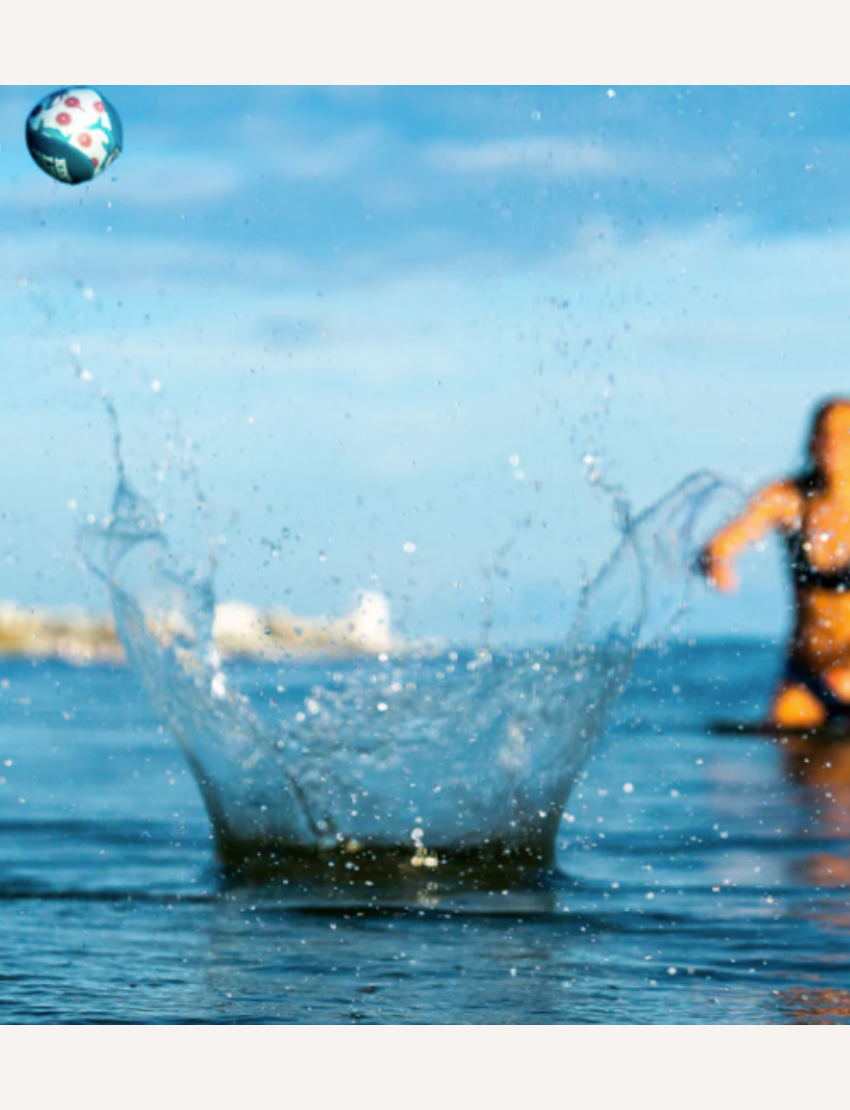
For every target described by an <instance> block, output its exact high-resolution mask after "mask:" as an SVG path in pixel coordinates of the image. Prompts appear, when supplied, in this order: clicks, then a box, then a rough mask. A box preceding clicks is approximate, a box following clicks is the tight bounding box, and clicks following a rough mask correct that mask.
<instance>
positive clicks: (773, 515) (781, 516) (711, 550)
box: [700, 481, 800, 593]
mask: <svg viewBox="0 0 850 1110" xmlns="http://www.w3.org/2000/svg"><path fill="white" fill-rule="evenodd" d="M799 520H800V493H799V491H798V489H797V487H796V486H795V485H794V483H793V482H790V481H784V482H774V483H773V484H772V485H769V486H764V487H763V488H762V489H760V490H759V491H758V492H757V493H756V494H755V495H754V496H753V497H752V498H751V499H750V501H749V503H748V505H747V507H746V509H744V511H743V512H742V513H741V514H740V516H737V517H736V518H735V519H734V520H732V521H730V522H729V524H727V525H725V526H724V527H723V528H721V529H720V531H719V532H715V534H714V535H713V536H712V537H711V539H710V540H709V541H708V543H707V544H706V545H705V547H704V548H703V549H702V553H701V555H700V567H701V569H702V572H703V574H704V575H705V577H706V578H707V579H708V581H709V582H710V583H711V584H712V585H713V586H714V587H715V588H716V589H718V590H721V591H723V592H724V593H730V592H731V591H733V590H735V589H736V588H737V586H738V576H737V574H736V573H735V570H734V567H733V563H734V561H735V558H736V557H737V556H738V554H739V553H740V552H741V551H743V550H744V548H746V547H749V546H750V544H753V543H756V542H757V541H758V540H760V539H761V538H762V537H763V536H765V535H767V533H768V532H772V531H774V530H775V529H779V530H781V531H792V530H793V529H794V528H795V527H798V526H799Z"/></svg>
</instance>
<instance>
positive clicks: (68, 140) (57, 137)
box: [27, 88, 124, 185]
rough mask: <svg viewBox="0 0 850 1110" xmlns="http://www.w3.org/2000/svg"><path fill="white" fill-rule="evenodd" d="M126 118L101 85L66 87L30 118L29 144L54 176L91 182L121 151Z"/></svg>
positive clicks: (41, 103)
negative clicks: (103, 91) (100, 88)
mask: <svg viewBox="0 0 850 1110" xmlns="http://www.w3.org/2000/svg"><path fill="white" fill-rule="evenodd" d="M123 142H124V134H123V130H122V127H121V117H120V116H119V115H118V113H117V112H116V111H115V109H114V108H113V107H112V105H111V104H110V103H109V101H108V100H107V99H106V97H105V96H103V95H102V94H101V93H99V92H98V91H97V89H85V88H82V89H77V88H74V89H60V90H59V91H58V92H54V93H51V94H50V96H46V97H45V98H44V99H43V100H40V101H39V102H38V104H36V106H35V107H34V108H33V110H32V111H31V112H30V114H29V117H28V118H27V146H28V147H29V151H30V154H31V155H32V156H33V158H34V159H35V161H36V162H37V163H38V165H39V166H41V168H42V169H43V170H44V172H45V173H49V174H50V176H51V177H55V178H56V180H57V181H64V182H65V183H66V184H67V185H79V184H80V183H81V182H83V181H91V180H92V178H93V177H97V175H98V174H101V173H103V171H104V170H105V169H106V167H107V166H110V165H111V164H112V163H113V162H114V161H115V159H116V158H117V157H118V155H119V154H120V153H121V147H122V145H123Z"/></svg>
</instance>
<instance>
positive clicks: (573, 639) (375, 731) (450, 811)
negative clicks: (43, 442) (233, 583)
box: [83, 430, 728, 873]
mask: <svg viewBox="0 0 850 1110" xmlns="http://www.w3.org/2000/svg"><path fill="white" fill-rule="evenodd" d="M116 451H117V452H118V453H119V456H120V437H118V433H117V430H116ZM118 476H119V480H118V487H117V490H116V493H115V499H114V504H113V509H112V514H111V516H110V517H109V518H108V520H107V523H106V524H105V525H103V526H97V527H90V528H88V529H87V530H86V532H85V534H84V536H83V543H84V551H85V554H86V558H87V560H88V562H89V565H90V566H91V567H92V568H93V569H94V570H95V572H96V573H97V574H98V575H100V577H101V578H102V579H103V580H104V581H105V582H106V584H107V586H108V588H109V591H110V594H111V599H112V605H113V610H114V614H115V619H116V624H117V627H118V631H119V634H120V636H121V639H122V642H123V644H124V647H125V650H126V653H127V656H128V659H129V661H130V663H131V665H132V666H133V668H134V669H135V671H136V673H137V674H138V676H139V677H140V679H141V681H142V683H143V685H144V686H145V688H146V690H147V692H148V694H149V695H150V697H151V699H152V701H153V703H154V705H155V707H156V710H157V712H158V714H159V715H160V717H161V719H162V720H163V722H164V723H165V724H166V725H167V726H168V728H169V729H170V731H171V732H172V734H173V735H174V737H175V738H176V740H177V741H178V743H179V745H180V747H181V748H182V750H183V753H184V755H185V756H186V758H187V760H188V762H189V764H190V766H191V768H192V771H193V772H194V775H195V777H196V779H197V781H198V784H199V787H200V789H201V791H202V793H203V797H204V800H205V802H206V806H207V809H208V812H209V815H210V818H211V821H212V826H213V829H214V832H215V837H216V842H217V846H218V849H219V854H220V856H221V857H222V858H223V859H224V860H226V861H240V862H244V861H245V860H255V861H256V860H259V861H263V862H265V863H269V862H277V863H280V864H281V865H283V866H287V867H289V868H291V869H294V868H296V867H297V866H300V865H304V866H311V865H315V862H316V861H317V860H321V861H322V864H323V866H333V865H334V860H337V861H339V862H340V865H341V866H343V867H352V866H356V867H357V868H359V867H361V866H364V865H365V863H366V862H368V861H370V860H371V861H373V862H374V861H375V860H376V859H377V858H379V857H380V858H381V859H383V860H385V861H386V859H388V858H391V859H393V860H394V861H398V860H401V861H402V862H403V863H404V865H405V866H407V867H410V868H421V869H424V871H423V873H430V872H432V871H434V870H435V869H436V868H443V867H445V866H446V865H447V863H454V864H456V863H457V862H458V861H464V860H467V861H468V860H469V859H470V858H472V859H474V861H475V866H476V868H479V867H483V866H484V865H485V863H486V862H487V861H490V862H492V861H501V862H502V863H503V862H504V861H512V862H514V863H516V864H517V865H521V866H526V865H529V864H530V865H531V866H532V867H535V868H545V867H549V866H551V865H552V863H553V861H554V850H555V840H556V834H557V830H558V826H559V824H560V821H561V818H562V814H563V810H564V806H565V805H566V802H567V799H568V797H569V794H570V790H571V788H572V786H573V783H574V781H575V779H576V776H577V774H578V773H579V771H580V770H581V767H582V765H583V764H584V762H585V761H586V759H587V757H588V755H589V753H590V751H591V749H592V747H593V745H594V743H595V741H596V740H597V738H598V737H599V735H600V733H601V731H602V729H603V727H604V724H605V721H606V718H607V715H608V713H609V711H610V708H611V706H612V704H613V703H614V701H615V699H616V697H617V695H618V694H619V693H620V691H621V690H622V688H623V684H624V683H625V681H626V679H627V677H628V674H629V671H630V669H631V665H632V661H633V659H634V656H635V653H636V651H637V650H638V648H639V646H640V644H641V642H642V641H644V640H645V639H646V638H647V637H651V636H652V635H654V634H656V633H657V632H658V631H659V630H660V629H662V628H663V627H664V626H665V625H666V623H667V622H669V620H670V618H671V616H672V615H673V614H674V613H675V611H676V609H677V607H679V606H680V605H681V604H682V598H683V594H684V590H685V587H686V583H687V579H688V576H689V572H690V567H691V566H692V564H693V559H694V555H695V552H696V550H697V547H698V537H697V530H698V528H699V525H700V522H701V521H704V520H705V518H706V515H707V514H709V513H710V512H711V511H712V510H713V511H716V510H717V507H718V503H719V502H722V501H723V500H724V499H726V498H727V493H728V487H726V486H725V485H724V483H723V482H721V481H720V480H719V479H718V478H716V477H715V476H713V475H711V474H707V473H703V474H697V475H694V476H692V477H690V478H688V479H686V480H685V481H684V482H683V483H682V484H681V485H680V486H678V487H677V488H676V489H674V490H673V491H672V492H671V493H670V494H668V495H667V496H666V497H665V498H663V499H662V500H661V501H659V502H658V503H657V504H656V505H655V506H653V507H652V508H651V509H649V510H648V511H647V512H645V513H643V514H642V515H640V516H638V517H635V518H631V517H630V516H629V514H628V512H627V510H626V509H625V508H624V506H622V505H621V506H620V509H619V514H620V519H621V525H622V530H623V531H622V538H621V541H620V543H619V546H618V547H617V548H616V550H615V551H614V553H613V554H612V555H611V557H610V558H609V560H608V561H607V563H606V564H605V565H604V567H603V568H602V569H601V570H600V572H599V573H598V574H597V575H596V576H595V577H594V578H593V579H592V580H590V581H588V582H587V583H586V584H585V587H584V589H583V591H582V595H581V601H580V604H579V607H578V611H577V615H576V618H575V621H574V625H573V628H572V631H571V634H570V635H569V637H568V638H567V640H566V642H565V643H564V644H562V645H561V646H558V647H555V648H550V649H546V650H544V649H539V650H522V651H514V652H510V651H504V652H496V651H493V652H490V651H489V650H480V651H477V652H472V651H467V652H465V653H464V652H461V651H457V652H451V653H448V654H446V655H442V656H440V657H439V658H434V657H428V656H424V655H419V654H417V653H416V652H415V651H410V652H399V653H398V654H396V655H394V657H393V658H392V659H388V658H387V657H386V656H382V657H381V660H372V659H370V660H366V659H360V660H354V661H351V662H349V663H347V664H340V663H339V662H335V663H334V664H333V673H332V674H330V673H328V672H325V671H323V670H322V669H321V668H319V667H317V665H316V664H315V662H313V663H307V662H304V661H299V660H297V659H292V660H291V661H290V662H289V663H288V664H287V665H285V666H284V667H280V666H272V665H271V664H265V665H262V664H261V665H258V666H256V667H254V668H253V669H250V668H246V667H241V668H239V667H227V668H226V667H225V666H224V664H223V662H222V659H221V657H220V656H219V653H218V652H217V650H216V648H215V645H214V641H213V636H212V625H213V616H214V600H215V599H214V591H213V580H212V570H211V567H206V568H202V569H200V570H198V569H189V570H187V569H183V568H180V566H179V564H178V560H177V558H176V556H175V553H174V552H173V551H172V550H171V549H170V547H169V542H168V539H167V537H166V534H165V532H164V530H163V527H162V523H161V520H160V518H159V517H158V515H157V513H156V512H155V511H154V510H153V508H152V507H151V505H150V504H149V503H148V502H147V501H145V499H143V498H142V497H140V496H139V495H138V494H137V493H136V492H135V491H134V490H133V488H132V487H131V485H130V484H129V482H128V479H127V476H126V473H125V471H124V468H123V466H122V465H120V464H119V471H118ZM382 660H384V661H382ZM246 691H248V692H246Z"/></svg>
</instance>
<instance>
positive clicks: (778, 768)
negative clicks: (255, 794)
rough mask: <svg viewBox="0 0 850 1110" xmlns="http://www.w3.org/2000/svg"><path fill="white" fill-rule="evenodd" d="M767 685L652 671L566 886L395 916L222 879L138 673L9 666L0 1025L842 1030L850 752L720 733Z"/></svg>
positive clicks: (656, 659)
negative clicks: (722, 721)
mask: <svg viewBox="0 0 850 1110" xmlns="http://www.w3.org/2000/svg"><path fill="white" fill-rule="evenodd" d="M778 665H779V656H778V649H777V647H776V646H775V645H773V644H761V643H757V642H754V641H728V642H719V641H703V642H697V643H694V642H690V643H681V644H678V645H673V646H670V647H668V648H666V649H665V650H661V651H651V652H650V651H648V652H644V653H643V654H642V655H641V656H639V658H638V661H637V665H636V670H635V673H634V675H633V677H632V680H631V682H630V684H629V687H628V689H627V691H626V693H625V695H624V697H623V698H622V699H621V701H620V702H619V703H618V704H617V706H616V708H615V711H614V716H613V719H612V720H611V723H610V726H609V728H608V730H607V732H606V733H605V735H604V736H603V737H602V738H601V739H600V741H599V743H598V745H597V747H596V750H595V752H594V754H593V756H592V757H591V759H590V760H589V761H588V763H587V764H586V765H585V768H584V771H583V772H582V775H581V777H580V779H579V782H578V783H577V785H576V788H575V790H574V792H573V794H572V796H571V798H570V801H569V803H568V806H567V811H566V816H565V818H564V821H563V824H562V827H561V834H560V836H559V845H558V863H559V871H558V873H557V874H556V875H553V876H551V877H549V878H544V879H542V880H540V881H531V880H528V881H527V882H524V881H522V880H516V879H512V880H507V879H506V880H505V886H504V888H502V889H499V884H496V886H495V887H491V888H490V889H477V888H474V883H471V884H470V888H469V890H468V891H466V890H464V883H463V880H462V879H461V880H456V885H455V888H454V889H448V888H447V887H444V886H442V885H441V879H440V876H439V874H438V873H437V874H435V875H434V876H428V877H427V878H428V880H429V881H430V886H429V885H428V883H427V882H426V881H425V880H424V879H423V882H422V886H421V890H420V891H419V892H418V894H416V896H415V897H409V896H405V897H399V895H398V892H397V891H394V890H392V889H391V888H389V887H388V888H387V889H386V891H383V890H382V889H381V888H380V884H379V885H378V887H377V888H376V887H375V885H374V883H373V880H371V879H370V880H366V879H363V880H362V881H361V879H360V877H359V874H358V872H357V869H356V867H354V866H352V869H351V870H350V872H349V874H348V876H346V877H345V880H344V881H341V880H338V885H337V887H336V888H335V889H336V892H337V894H338V892H339V889H340V888H341V886H344V888H345V892H346V893H345V898H343V899H342V900H340V898H339V897H331V895H330V888H325V887H323V886H322V885H321V884H318V885H317V884H313V885H308V884H305V883H300V882H296V881H294V880H293V881H291V882H288V881H287V880H286V877H285V876H281V877H278V878H277V879H274V880H272V881H269V882H259V881H256V880H250V881H249V880H248V879H245V878H243V877H242V876H240V875H238V874H232V873H230V874H229V873H226V872H225V871H223V870H222V869H221V868H220V866H219V864H218V863H217V860H216V856H215V848H214V842H213V839H212V834H211V829H210V825H209V822H208V819H207V816H206V813H205V810H204V807H203V804H202V802H201V798H200V795H199V792H198V789H197V787H196V785H195V782H194V780H193V778H192V775H191V773H190V771H189V770H188V768H187V766H186V764H185V762H184V759H183V757H182V755H181V753H180V751H179V750H178V748H177V746H176V744H175V743H174V741H173V740H172V739H171V738H170V736H169V735H168V734H167V732H165V731H164V730H163V728H162V727H161V726H160V725H159V724H158V722H157V720H156V719H155V717H154V716H153V713H152V710H151V709H150V707H149V702H148V700H147V698H146V697H145V696H144V694H143V693H142V691H141V690H140V688H139V686H138V684H137V682H136V680H135V678H134V676H133V674H132V673H131V672H130V671H129V670H126V669H119V668H114V669H113V668H90V669H81V670H77V669H73V668H71V667H66V666H62V665H57V664H31V663H24V662H18V663H4V664H2V669H0V720H2V731H0V1021H2V1022H4V1023H181V1024H189V1023H219V1022H221V1023H241V1024H265V1023H289V1024H297V1023H300V1024H304V1023H309V1024H326V1025H336V1024H350V1023H364V1024H419V1025H425V1024H453V1025H460V1024H475V1025H477V1024H488V1025H506V1024H537V1025H548V1024H658V1023H664V1024H775V1023H779V1024H788V1023H790V1024H839V1023H844V1022H845V1021H847V1020H848V1016H850V900H849V899H848V890H847V884H848V882H850V745H848V746H847V747H846V748H844V747H841V746H834V745H833V746H832V747H831V748H812V749H808V750H798V751H794V752H792V751H791V750H790V748H788V747H787V746H786V747H782V746H780V745H778V744H776V743H773V742H770V741H767V740H763V739H751V738H736V737H732V738H722V737H717V736H712V735H710V734H709V732H708V731H707V725H708V724H709V723H710V722H711V721H712V720H714V719H716V718H718V717H721V718H728V717H734V718H737V717H756V716H758V714H759V713H760V712H761V711H762V710H763V709H764V707H765V705H766V702H767V698H768V696H769V692H770V688H771V684H772V682H773V679H774V676H775V674H776V672H777V668H778ZM434 666H435V667H437V666H439V663H438V662H435V663H434ZM338 667H339V664H338V663H336V664H334V669H337V668H338ZM314 678H315V675H314V674H313V673H311V674H309V675H306V674H305V683H306V684H307V685H308V686H309V682H310V681H312V680H314ZM303 696H304V689H298V688H297V685H293V687H292V688H291V689H289V690H288V692H287V697H288V698H291V699H292V700H293V703H294V702H295V701H297V700H298V699H299V698H300V699H303Z"/></svg>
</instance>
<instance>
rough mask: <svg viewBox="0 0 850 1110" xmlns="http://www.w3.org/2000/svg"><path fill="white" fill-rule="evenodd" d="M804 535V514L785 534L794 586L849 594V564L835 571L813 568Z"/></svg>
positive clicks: (808, 546)
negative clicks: (796, 525)
mask: <svg viewBox="0 0 850 1110" xmlns="http://www.w3.org/2000/svg"><path fill="white" fill-rule="evenodd" d="M804 496H805V494H804ZM805 533H806V514H805V513H804V514H803V520H802V522H801V524H800V527H799V528H796V529H795V530H794V531H793V532H787V533H786V534H785V544H786V547H787V548H788V557H789V559H788V561H789V565H790V567H791V578H792V580H793V582H794V585H795V586H801V587H803V588H804V589H807V590H829V591H830V592H832V593H837V594H843V593H845V592H850V562H848V563H847V564H846V565H845V566H843V567H838V568H837V569H836V570H818V568H817V567H813V566H812V564H811V562H810V561H809V550H810V547H811V545H810V544H809V542H808V541H807V540H805V539H804V538H803V537H804V536H805Z"/></svg>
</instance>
